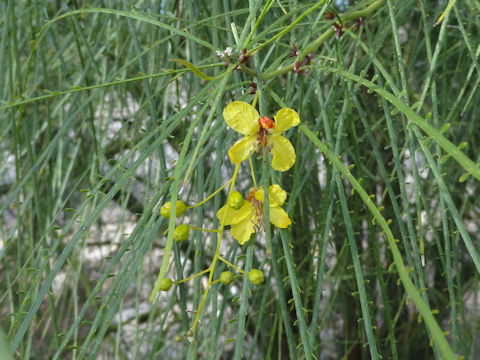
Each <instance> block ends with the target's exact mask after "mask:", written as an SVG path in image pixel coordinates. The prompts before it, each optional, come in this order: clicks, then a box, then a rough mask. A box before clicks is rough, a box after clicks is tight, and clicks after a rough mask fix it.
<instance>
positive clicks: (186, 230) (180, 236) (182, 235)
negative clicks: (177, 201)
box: [173, 224, 190, 242]
mask: <svg viewBox="0 0 480 360" xmlns="http://www.w3.org/2000/svg"><path fill="white" fill-rule="evenodd" d="M189 235H190V226H188V225H186V224H182V225H178V226H177V227H176V228H175V231H174V232H173V238H174V239H175V241H176V242H182V241H185V240H187V239H188V236H189Z"/></svg>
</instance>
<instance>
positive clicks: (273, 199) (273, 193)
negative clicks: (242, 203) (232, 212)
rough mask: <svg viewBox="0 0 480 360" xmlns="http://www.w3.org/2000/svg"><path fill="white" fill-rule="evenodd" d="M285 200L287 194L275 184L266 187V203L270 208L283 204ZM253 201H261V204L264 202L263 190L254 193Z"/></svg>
mask: <svg viewBox="0 0 480 360" xmlns="http://www.w3.org/2000/svg"><path fill="white" fill-rule="evenodd" d="M286 198H287V193H286V192H285V190H283V189H282V188H281V187H280V186H278V185H277V184H273V185H270V186H269V187H268V201H269V204H270V206H280V205H282V204H283V202H284V201H285V199H286ZM255 199H257V200H258V201H261V202H262V203H263V202H265V194H264V192H263V188H260V190H258V191H257V192H256V193H255Z"/></svg>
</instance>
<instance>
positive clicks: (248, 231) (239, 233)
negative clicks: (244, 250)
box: [230, 217, 255, 245]
mask: <svg viewBox="0 0 480 360" xmlns="http://www.w3.org/2000/svg"><path fill="white" fill-rule="evenodd" d="M252 220H253V218H252V217H246V218H245V219H243V220H242V221H240V222H239V223H237V224H235V225H233V226H232V228H231V229H230V234H232V236H233V238H234V239H235V240H237V241H238V243H239V244H240V245H243V244H245V243H246V242H247V241H248V240H250V236H251V235H252V234H253V233H254V232H255V229H254V226H253V221H252Z"/></svg>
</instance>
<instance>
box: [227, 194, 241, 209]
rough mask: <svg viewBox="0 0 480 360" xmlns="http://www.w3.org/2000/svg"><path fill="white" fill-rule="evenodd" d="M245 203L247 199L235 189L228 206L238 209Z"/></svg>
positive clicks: (229, 198)
mask: <svg viewBox="0 0 480 360" xmlns="http://www.w3.org/2000/svg"><path fill="white" fill-rule="evenodd" d="M244 203H245V199H244V198H243V196H242V194H240V192H238V191H233V192H232V193H231V194H230V196H229V197H228V207H231V208H232V209H235V210H238V209H240V208H241V207H242V206H243V204H244Z"/></svg>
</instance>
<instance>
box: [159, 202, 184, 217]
mask: <svg viewBox="0 0 480 360" xmlns="http://www.w3.org/2000/svg"><path fill="white" fill-rule="evenodd" d="M171 206H172V204H171V203H170V201H169V202H166V203H165V204H163V205H162V207H161V208H160V215H162V216H163V217H164V218H165V219H168V218H169V217H170V207H171ZM186 210H187V207H186V206H185V204H184V202H183V201H182V200H177V208H176V209H175V217H177V216H180V215H182V214H183V213H184V212H185V211H186Z"/></svg>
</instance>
